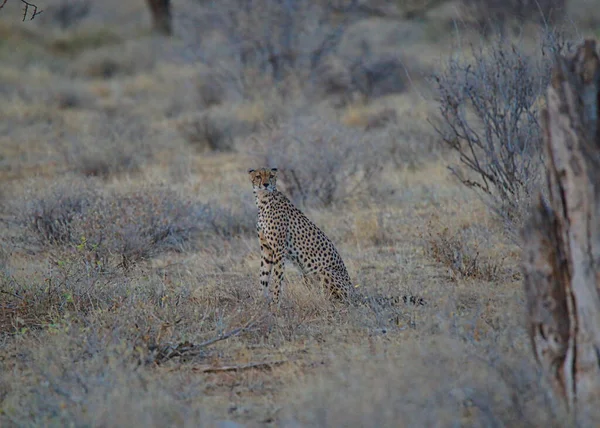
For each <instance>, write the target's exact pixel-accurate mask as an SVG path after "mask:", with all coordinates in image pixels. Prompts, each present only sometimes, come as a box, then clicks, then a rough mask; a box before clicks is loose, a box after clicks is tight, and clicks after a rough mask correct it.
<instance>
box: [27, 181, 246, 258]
mask: <svg viewBox="0 0 600 428" xmlns="http://www.w3.org/2000/svg"><path fill="white" fill-rule="evenodd" d="M90 183H91V182H90ZM246 205H247V204H246ZM20 223H21V224H22V225H24V226H26V227H27V228H28V230H30V231H31V232H32V233H33V237H34V238H35V240H36V242H37V244H38V245H40V246H42V247H48V246H49V247H65V248H67V249H69V251H72V250H73V248H80V249H81V250H82V251H83V250H85V251H87V252H88V253H89V257H91V258H92V259H93V263H95V264H96V265H99V264H102V265H106V264H107V263H109V261H111V260H115V258H116V262H117V263H118V265H120V266H122V267H125V268H128V267H130V266H132V265H134V264H136V263H137V262H139V261H141V260H145V259H148V258H151V257H154V256H156V255H159V254H161V253H165V252H169V251H177V252H181V251H186V250H190V249H192V248H194V246H195V242H196V239H197V238H200V237H204V238H205V239H208V238H210V237H220V238H236V237H239V236H244V235H247V234H249V233H250V232H251V231H253V229H254V224H253V222H252V216H250V215H249V214H248V212H246V211H244V210H242V212H240V209H239V208H236V207H223V206H218V205H216V204H215V205H210V204H206V203H200V202H194V201H191V200H185V199H183V198H181V197H180V196H179V195H177V194H176V193H174V192H173V191H171V190H169V189H168V188H155V189H143V190H139V191H136V192H132V193H125V194H121V193H107V192H104V191H101V189H100V188H98V187H97V186H94V185H93V184H86V185H84V186H74V185H69V184H58V185H54V186H53V187H51V188H50V189H44V190H43V194H41V195H34V196H32V197H30V198H29V201H28V203H27V204H26V207H25V208H24V209H22V213H21V214H20Z"/></svg>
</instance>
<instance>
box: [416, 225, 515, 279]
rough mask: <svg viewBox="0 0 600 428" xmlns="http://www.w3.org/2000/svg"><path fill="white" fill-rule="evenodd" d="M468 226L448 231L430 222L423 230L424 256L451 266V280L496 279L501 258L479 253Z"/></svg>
mask: <svg viewBox="0 0 600 428" xmlns="http://www.w3.org/2000/svg"><path fill="white" fill-rule="evenodd" d="M473 232H474V231H473V230H469V229H468V228H465V229H462V230H459V231H456V232H454V231H451V230H450V229H449V228H448V227H443V228H441V230H440V228H439V227H433V225H432V223H431V222H430V223H429V224H428V227H427V231H426V232H425V233H424V234H423V237H422V238H423V239H424V241H425V250H426V253H427V256H428V257H430V258H431V259H432V260H434V261H435V262H436V263H440V264H442V265H444V266H446V267H447V268H448V269H450V271H451V273H452V280H454V281H456V280H457V279H480V280H483V281H490V282H491V281H497V280H498V279H500V278H501V276H502V274H503V271H504V269H503V262H504V261H503V260H496V259H494V258H493V257H490V256H488V255H485V254H482V253H481V251H480V249H479V246H480V243H479V242H477V239H474V237H473V236H472V235H473Z"/></svg>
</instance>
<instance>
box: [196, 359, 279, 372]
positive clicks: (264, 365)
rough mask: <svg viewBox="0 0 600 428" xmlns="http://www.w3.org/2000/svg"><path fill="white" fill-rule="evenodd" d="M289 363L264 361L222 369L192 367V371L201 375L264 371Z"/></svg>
mask: <svg viewBox="0 0 600 428" xmlns="http://www.w3.org/2000/svg"><path fill="white" fill-rule="evenodd" d="M284 363H287V360H276V361H263V362H254V363H247V364H237V365H233V366H220V367H213V366H209V367H192V371H194V372H200V373H217V372H236V371H242V370H248V369H263V368H268V369H270V368H272V367H273V366H279V365H281V364H284Z"/></svg>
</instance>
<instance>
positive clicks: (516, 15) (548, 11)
mask: <svg viewBox="0 0 600 428" xmlns="http://www.w3.org/2000/svg"><path fill="white" fill-rule="evenodd" d="M462 6H463V9H464V11H465V12H466V14H467V16H469V17H470V18H471V19H473V20H474V21H475V23H476V25H477V26H478V27H479V29H480V30H482V31H483V34H486V35H489V34H491V33H492V32H493V31H500V32H501V33H503V34H504V33H506V32H507V30H508V27H509V25H511V24H514V28H520V27H522V25H523V24H524V23H525V22H528V21H529V22H537V23H540V24H546V25H547V24H556V23H559V22H560V21H561V20H562V18H563V16H564V15H565V12H566V9H565V6H566V0H462Z"/></svg>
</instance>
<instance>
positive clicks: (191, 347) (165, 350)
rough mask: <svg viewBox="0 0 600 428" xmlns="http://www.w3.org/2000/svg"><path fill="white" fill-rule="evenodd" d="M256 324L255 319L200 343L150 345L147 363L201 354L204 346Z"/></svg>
mask: <svg viewBox="0 0 600 428" xmlns="http://www.w3.org/2000/svg"><path fill="white" fill-rule="evenodd" d="M255 324H256V321H255V320H252V321H250V322H248V323H247V324H246V325H244V326H243V327H238V328H235V329H233V330H230V331H228V332H226V333H222V334H220V335H218V336H216V337H213V338H211V339H208V340H205V341H204V342H202V343H198V344H194V343H191V342H189V341H187V340H186V341H185V342H181V343H179V344H177V345H174V344H172V343H167V344H165V345H154V346H150V352H151V354H152V356H151V357H150V358H149V361H147V362H148V363H154V364H157V365H159V364H162V363H164V362H165V361H168V360H171V359H173V358H177V357H186V358H190V357H195V356H198V355H201V354H202V353H203V352H204V348H206V347H207V346H210V345H212V344H214V343H217V342H220V341H222V340H227V339H229V338H232V337H235V336H238V335H240V334H241V333H244V332H246V331H248V330H250V329H251V328H252V327H253V326H254V325H255Z"/></svg>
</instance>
